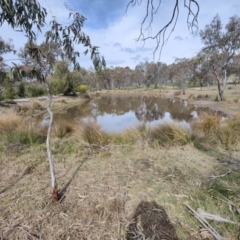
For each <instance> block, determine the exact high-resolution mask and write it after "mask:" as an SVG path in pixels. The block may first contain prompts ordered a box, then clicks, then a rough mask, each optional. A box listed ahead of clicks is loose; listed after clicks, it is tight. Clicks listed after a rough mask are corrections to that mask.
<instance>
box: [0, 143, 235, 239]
mask: <svg viewBox="0 0 240 240" xmlns="http://www.w3.org/2000/svg"><path fill="white" fill-rule="evenodd" d="M59 141H60V143H59V144H60V145H62V146H63V147H65V148H66V147H67V141H70V139H69V140H67V139H59V140H58V142H59ZM70 144H72V145H74V149H75V150H74V151H72V152H71V153H69V152H68V153H65V154H63V151H61V152H59V154H58V153H56V154H55V164H56V174H57V180H58V185H59V188H60V191H61V192H62V193H63V194H64V196H65V198H64V199H63V200H62V201H61V203H59V204H56V205H52V204H51V203H50V202H51V200H50V176H49V170H48V168H49V167H48V163H47V161H46V156H45V152H44V151H43V150H41V148H36V147H34V148H28V149H25V150H23V151H22V152H21V154H20V155H19V157H18V158H17V159H16V158H15V155H13V154H10V155H9V157H8V158H6V157H4V154H2V155H1V156H0V162H1V166H2V167H1V170H0V175H1V179H2V181H1V183H0V194H1V198H0V236H1V237H2V238H3V239H39V238H42V239H53V240H55V239H56V240H58V239H68V238H70V239H134V238H133V236H137V234H138V235H139V236H140V235H141V234H142V236H143V234H144V235H145V237H146V238H147V237H152V236H153V234H155V235H156V236H159V238H160V239H162V238H164V239H200V235H198V234H197V229H198V227H199V224H198V223H197V222H196V220H195V219H194V218H193V217H192V216H190V215H189V213H188V212H187V210H186V209H185V208H184V202H185V201H188V202H189V204H190V205H192V206H194V207H203V206H205V207H206V210H208V211H209V212H212V213H218V214H219V215H222V216H225V217H226V216H228V217H229V218H230V219H232V220H236V218H237V216H235V214H234V213H233V212H231V211H230V210H229V209H228V208H227V207H224V204H222V205H221V207H220V208H219V203H221V202H220V201H219V200H216V199H212V198H211V194H212V191H210V189H218V192H219V191H225V190H224V189H228V192H229V191H230V189H232V190H234V186H235V185H234V184H233V182H236V180H237V178H236V177H237V176H235V178H234V179H233V180H232V181H231V184H232V185H228V184H225V185H224V184H222V185H221V186H213V185H211V184H208V185H206V184H205V182H206V181H207V180H208V177H209V176H211V175H212V174H215V175H217V174H220V173H223V172H224V169H222V168H221V166H220V165H219V163H217V162H216V161H215V160H214V158H213V157H210V156H208V155H206V154H205V153H202V152H199V151H198V150H196V149H194V148H193V147H191V146H186V147H174V148H170V149H168V150H166V149H164V148H162V149H158V150H157V151H153V149H152V148H149V147H147V148H144V147H143V145H142V144H141V142H136V143H135V144H133V145H128V144H127V145H118V146H117V145H112V146H111V147H110V148H109V149H108V150H106V151H99V152H96V151H89V150H88V149H86V147H85V146H84V145H81V146H80V145H79V142H78V141H74V139H73V141H71V143H70ZM84 152H85V153H84ZM196 156H197V157H196ZM223 181H226V179H223ZM211 183H213V182H211ZM200 185H201V186H202V187H201V188H199V186H200ZM214 196H215V197H220V196H221V195H219V194H218V193H215V192H214ZM232 201H235V200H234V199H232ZM208 203H211V205H209V204H208ZM146 219H148V221H146ZM134 224H135V225H134ZM153 224H154V225H155V228H154V229H153V228H152V225H153ZM214 226H215V225H214ZM220 226H221V227H222V230H221V231H222V234H223V235H224V236H225V237H227V236H234V235H232V234H235V233H236V231H237V227H234V226H229V225H226V226H224V225H218V227H220ZM136 227H137V228H136ZM161 230H163V231H161ZM134 234H135V235H134ZM169 236H171V237H169Z"/></svg>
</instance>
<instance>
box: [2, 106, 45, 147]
mask: <svg viewBox="0 0 240 240" xmlns="http://www.w3.org/2000/svg"><path fill="white" fill-rule="evenodd" d="M0 134H1V136H2V138H3V139H6V141H7V143H20V144H24V145H26V144H30V145H32V144H34V143H42V142H44V140H45V133H44V130H43V129H41V128H38V127H36V125H35V123H33V122H30V121H26V120H25V119H24V118H22V117H21V116H19V115H18V113H17V112H16V111H15V110H13V109H10V110H9V111H6V112H5V113H3V114H2V115H1V118H0Z"/></svg>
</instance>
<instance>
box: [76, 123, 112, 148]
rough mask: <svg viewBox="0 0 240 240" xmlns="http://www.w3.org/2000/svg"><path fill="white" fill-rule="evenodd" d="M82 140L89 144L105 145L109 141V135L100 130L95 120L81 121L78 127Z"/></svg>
mask: <svg viewBox="0 0 240 240" xmlns="http://www.w3.org/2000/svg"><path fill="white" fill-rule="evenodd" d="M79 130H80V134H81V135H82V138H83V139H84V141H86V142H87V143H89V144H97V145H107V144H109V143H110V136H109V135H108V134H107V133H105V132H104V131H103V130H101V128H100V126H99V125H98V124H97V123H96V122H92V121H90V122H84V121H83V122H81V126H80V128H79Z"/></svg>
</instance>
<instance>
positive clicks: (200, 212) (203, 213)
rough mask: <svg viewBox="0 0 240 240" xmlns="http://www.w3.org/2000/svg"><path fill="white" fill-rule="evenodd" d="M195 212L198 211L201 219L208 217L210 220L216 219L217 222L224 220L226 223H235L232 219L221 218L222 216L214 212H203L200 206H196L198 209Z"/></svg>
mask: <svg viewBox="0 0 240 240" xmlns="http://www.w3.org/2000/svg"><path fill="white" fill-rule="evenodd" d="M197 213H199V214H200V216H201V217H202V218H203V219H210V220H214V221H218V222H226V223H232V224H237V223H236V222H233V221H231V220H228V219H226V218H223V217H221V216H218V215H215V214H212V213H208V212H205V211H204V210H202V209H201V208H198V209H197Z"/></svg>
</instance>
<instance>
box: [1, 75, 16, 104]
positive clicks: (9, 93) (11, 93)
mask: <svg viewBox="0 0 240 240" xmlns="http://www.w3.org/2000/svg"><path fill="white" fill-rule="evenodd" d="M3 86H4V92H3V97H4V98H5V99H10V100H12V99H14V97H15V94H16V93H15V90H14V88H13V85H12V82H11V80H10V78H9V76H7V77H6V78H5V80H4V82H3Z"/></svg>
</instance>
